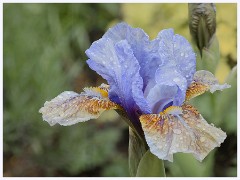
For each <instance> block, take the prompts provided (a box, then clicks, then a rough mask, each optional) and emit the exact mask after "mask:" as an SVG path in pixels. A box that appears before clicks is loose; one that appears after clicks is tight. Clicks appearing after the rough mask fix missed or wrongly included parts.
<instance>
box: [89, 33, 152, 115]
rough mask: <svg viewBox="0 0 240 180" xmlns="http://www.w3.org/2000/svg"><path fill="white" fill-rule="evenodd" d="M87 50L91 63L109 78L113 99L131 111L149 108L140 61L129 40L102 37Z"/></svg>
mask: <svg viewBox="0 0 240 180" xmlns="http://www.w3.org/2000/svg"><path fill="white" fill-rule="evenodd" d="M86 54H87V55H88V57H89V58H90V59H89V60H88V61H87V63H88V65H89V67H90V68H91V69H93V70H94V71H96V72H97V73H98V74H100V75H101V76H102V77H103V78H105V79H106V80H107V81H108V83H109V85H110V91H109V98H110V99H111V100H112V101H114V102H116V103H118V104H121V105H122V106H123V107H124V109H125V110H126V111H127V112H128V113H129V114H133V113H135V111H137V110H139V108H140V110H141V113H149V112H150V108H149V106H148V104H147V101H146V100H145V98H144V96H143V91H142V86H143V84H142V78H141V76H140V74H139V70H140V65H139V63H138V61H137V59H136V58H135V56H134V54H133V51H132V49H131V46H130V45H129V44H128V42H127V41H126V40H121V41H119V42H117V43H114V42H113V41H112V40H110V39H108V38H104V37H103V38H102V39H100V40H98V41H96V42H94V43H93V44H92V46H91V47H90V48H89V49H88V50H87V51H86ZM138 107H139V108H138Z"/></svg>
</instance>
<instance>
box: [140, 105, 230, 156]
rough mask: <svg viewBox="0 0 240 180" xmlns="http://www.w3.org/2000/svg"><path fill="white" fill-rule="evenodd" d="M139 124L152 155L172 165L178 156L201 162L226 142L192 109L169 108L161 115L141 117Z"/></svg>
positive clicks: (218, 131) (219, 130) (220, 133)
mask: <svg viewBox="0 0 240 180" xmlns="http://www.w3.org/2000/svg"><path fill="white" fill-rule="evenodd" d="M180 108H181V109H182V111H180ZM140 121H141V124H142V128H143V131H144V134H145V138H146V141H147V144H148V146H149V148H150V151H151V152H152V153H153V154H155V155H156V156H157V157H159V158H160V159H163V160H168V161H172V157H173V154H174V153H177V152H184V153H192V154H193V155H194V157H195V158H196V159H198V160H199V161H202V160H203V159H204V158H205V157H206V156H207V155H208V153H209V152H210V151H211V150H212V149H214V148H215V147H219V146H220V144H221V143H222V142H223V141H224V140H225V138H226V133H225V132H223V131H222V130H221V129H219V128H216V127H214V126H213V125H210V124H208V123H207V122H206V120H205V119H204V118H203V117H202V116H201V114H199V113H198V111H197V110H196V109H195V108H194V107H193V106H191V105H183V106H182V107H176V108H174V107H169V109H168V110H166V111H164V112H162V113H160V114H147V115H142V116H141V117H140Z"/></svg>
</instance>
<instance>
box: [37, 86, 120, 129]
mask: <svg viewBox="0 0 240 180" xmlns="http://www.w3.org/2000/svg"><path fill="white" fill-rule="evenodd" d="M118 108H120V106H119V105H117V104H115V103H114V102H111V101H110V100H109V98H108V87H107V86H106V85H104V84H102V85H101V86H99V87H93V88H85V89H84V92H82V93H81V94H78V93H75V92H73V91H65V92H63V93H61V94H59V95H58V96H57V97H55V98H54V99H52V100H51V101H47V102H45V104H44V107H42V108H41V109H40V110H39V112H40V113H42V116H43V120H45V121H47V122H48V123H49V124H50V125H51V126H53V125H55V124H57V123H58V124H60V125H63V126H69V125H73V124H76V123H78V122H84V121H87V120H90V119H96V118H98V117H99V116H100V115H101V113H102V112H103V111H105V110H110V109H118Z"/></svg>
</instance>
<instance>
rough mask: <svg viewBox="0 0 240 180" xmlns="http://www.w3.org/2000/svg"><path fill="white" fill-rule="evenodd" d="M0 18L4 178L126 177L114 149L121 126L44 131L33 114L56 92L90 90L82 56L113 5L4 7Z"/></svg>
mask: <svg viewBox="0 0 240 180" xmlns="http://www.w3.org/2000/svg"><path fill="white" fill-rule="evenodd" d="M3 13H4V17H3V20H4V29H3V30H4V39H3V40H4V61H3V68H4V69H3V70H4V72H3V76H4V121H3V126H4V131H3V137H4V145H3V147H4V176H81V175H82V176H128V168H127V154H126V153H125V152H124V150H121V151H122V152H121V151H120V150H119V149H118V148H117V145H118V143H119V141H120V140H121V138H122V134H123V132H124V131H123V130H124V129H126V128H127V127H126V126H124V125H123V124H121V123H119V122H116V121H115V122H114V121H113V122H108V123H101V122H99V123H96V122H94V121H93V122H88V123H82V124H78V125H75V126H72V127H61V126H54V127H50V126H49V125H48V124H47V123H46V122H44V121H42V117H41V115H40V114H39V113H38V110H39V108H40V107H41V106H43V104H44V102H45V101H46V100H50V99H51V98H53V97H55V96H56V95H58V94H59V93H61V92H62V91H65V90H78V91H81V88H82V87H84V86H85V85H96V84H95V83H96V82H95V80H96V79H97V75H96V74H95V73H94V72H91V71H89V70H88V67H87V66H86V63H85V60H87V58H86V56H85V54H84V51H85V50H86V49H87V48H88V47H89V46H90V43H91V42H92V41H94V40H96V39H99V38H100V37H101V36H102V34H103V33H104V32H105V28H106V26H107V25H108V23H109V22H111V21H112V19H113V18H116V17H118V13H119V5H118V4H4V7H3ZM86 77H88V78H86ZM79 78H80V79H81V78H82V79H83V81H81V80H80V79H79ZM97 85H99V84H97ZM112 113H114V114H116V113H115V112H112ZM107 116H108V114H106V115H105V117H106V119H107ZM110 116H112V115H111V113H110ZM114 117H116V115H115V116H114ZM127 140H128V139H127V138H126V146H125V147H127ZM125 151H127V148H126V150H125ZM109 167H111V168H109ZM98 169H100V170H98Z"/></svg>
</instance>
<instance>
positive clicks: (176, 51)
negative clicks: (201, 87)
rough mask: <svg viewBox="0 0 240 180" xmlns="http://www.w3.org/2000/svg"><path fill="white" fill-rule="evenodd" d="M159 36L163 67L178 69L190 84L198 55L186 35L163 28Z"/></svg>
mask: <svg viewBox="0 0 240 180" xmlns="http://www.w3.org/2000/svg"><path fill="white" fill-rule="evenodd" d="M158 38H159V39H160V43H159V50H158V52H159V55H160V57H161V60H162V61H163V64H162V67H164V68H165V67H171V68H172V71H173V70H176V71H178V72H179V73H180V74H181V75H182V76H183V77H184V78H186V80H187V84H188V85H189V84H190V83H191V82H192V78H193V75H194V73H195V71H196V55H195V53H194V51H193V49H192V47H191V45H190V44H189V42H188V41H187V40H186V39H185V38H184V37H182V36H180V35H178V34H174V31H173V29H166V30H162V31H161V32H160V33H159V34H158Z"/></svg>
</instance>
